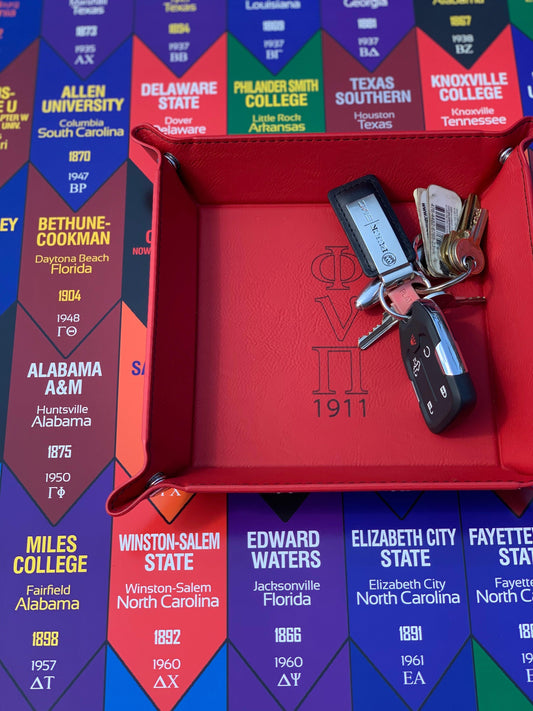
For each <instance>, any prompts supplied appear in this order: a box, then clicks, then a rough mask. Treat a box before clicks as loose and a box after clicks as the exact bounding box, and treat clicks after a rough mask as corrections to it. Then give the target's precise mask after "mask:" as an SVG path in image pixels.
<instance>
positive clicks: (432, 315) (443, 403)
mask: <svg viewBox="0 0 533 711" xmlns="http://www.w3.org/2000/svg"><path fill="white" fill-rule="evenodd" d="M408 317H409V318H407V319H406V320H402V321H401V322H400V346H401V351H402V358H403V362H404V365H405V369H406V370H407V374H408V376H409V379H410V380H411V382H412V384H413V387H414V390H415V393H416V396H417V398H418V404H419V405H420V410H421V411H422V415H423V416H424V420H425V421H426V424H427V426H428V427H429V429H430V430H431V431H432V432H435V433H436V434H437V433H439V432H442V430H443V429H444V428H445V427H447V426H448V425H449V424H450V423H451V422H452V421H453V420H454V419H455V418H456V417H457V415H458V414H459V413H460V412H462V411H463V410H466V409H467V408H470V407H472V406H473V405H474V403H475V401H476V392H475V390H474V385H473V383H472V380H471V378H470V374H469V373H468V369H467V367H466V365H465V363H464V361H463V358H462V356H461V353H460V351H459V348H458V346H457V344H456V342H455V340H454V338H453V336H452V334H451V332H450V329H449V327H448V324H447V322H446V319H445V318H444V314H443V313H442V311H441V310H440V309H439V307H438V306H437V305H436V304H435V303H434V302H433V301H430V300H429V299H425V300H419V301H415V303H414V304H413V305H412V307H411V309H410V311H409V313H408Z"/></svg>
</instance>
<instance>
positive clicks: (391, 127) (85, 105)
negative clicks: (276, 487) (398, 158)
mask: <svg viewBox="0 0 533 711" xmlns="http://www.w3.org/2000/svg"><path fill="white" fill-rule="evenodd" d="M532 43H533V3H531V2H528V1H527V0H508V2H505V1H500V0H476V2H474V1H473V0H472V1H470V2H469V1H465V0H447V1H446V2H444V1H442V2H441V1H440V0H435V1H432V2H428V1H427V0H395V1H394V2H393V1H392V0H333V1H330V0H227V1H226V2H219V0H161V1H159V0H158V1H157V2H149V1H148V0H15V1H10V0H2V1H0V256H1V259H0V271H1V279H0V336H1V338H0V343H1V351H0V352H1V367H0V400H1V403H0V527H1V529H2V539H3V541H4V544H3V545H2V546H1V547H0V571H1V575H2V587H1V592H0V699H2V701H1V702H0V706H2V708H4V707H5V708H6V709H8V710H9V711H51V710H52V709H54V710H55V711H72V709H76V711H95V710H97V709H102V711H118V710H119V709H124V708H131V709H139V710H142V711H145V710H146V711H193V710H198V709H207V708H208V709H212V710H214V711H280V709H281V710H282V711H296V710H301V711H322V710H323V709H324V708H335V709H338V710H339V711H367V710H368V709H371V708H376V709H388V710H390V711H444V710H445V709H446V710H447V709H449V708H450V706H453V708H457V709H460V710H461V711H478V710H479V711H489V710H492V709H507V708H508V709H513V710H518V711H533V614H532V613H531V610H532V609H533V608H531V603H532V601H533V574H532V571H533V521H532V516H533V513H532V506H533V504H531V499H532V498H533V496H532V494H531V492H529V491H522V492H510V493H507V494H503V493H497V492H483V493H475V492H469V493H461V494H458V493H457V492H446V493H435V492H434V493H427V492H426V493H423V492H410V493H402V492H392V493H388V494H387V493H382V494H375V493H371V492H366V493H361V494H356V493H351V494H344V493H342V492H339V493H336V494H327V495H319V494H309V495H306V494H298V495H297V494H294V495H290V494H287V495H268V496H267V495H265V496H261V495H259V494H254V495H237V494H233V495H227V496H226V495H224V494H213V495H191V494H186V493H183V492H179V491H175V490H169V491H165V492H163V493H161V494H159V495H157V496H155V497H153V498H152V499H151V500H150V501H147V502H144V503H142V504H141V505H140V506H139V507H138V508H136V509H135V510H134V511H133V512H132V513H130V514H128V515H127V516H126V517H123V518H120V519H115V520H111V519H110V518H109V516H108V515H107V514H106V513H105V508H104V505H105V500H106V498H107V496H108V494H109V493H110V491H111V490H112V489H113V487H115V486H117V485H119V484H121V483H123V482H125V481H126V480H127V479H128V477H131V476H133V475H135V474H136V473H137V472H138V471H139V470H140V469H141V467H142V465H143V460H144V452H143V446H142V436H141V426H142V400H143V391H144V373H145V339H146V322H147V301H148V296H147V288H148V275H149V267H150V256H151V238H152V234H151V225H152V222H151V219H152V197H153V195H152V179H153V173H154V165H153V162H152V159H151V158H150V157H149V156H148V154H147V153H146V152H145V151H143V150H142V149H140V148H139V146H137V145H135V144H133V143H132V142H131V140H130V130H131V128H132V127H133V126H135V125H138V124H140V123H151V124H154V125H156V126H157V127H158V128H159V129H160V130H161V131H163V132H164V133H166V134H167V135H169V136H172V137H178V136H183V137H187V138H194V137H195V136H215V135H218V136H224V135H233V134H248V135H267V134H268V135H278V136H280V137H283V136H285V135H287V134H288V135H294V134H296V133H309V132H313V133H319V134H330V135H331V134H334V133H337V132H364V133H366V134H374V133H376V132H383V131H385V132H387V131H424V130H446V131H450V132H453V131H463V130H465V129H478V128H479V129H482V130H487V131H492V130H494V131H496V130H502V129H505V128H506V127H509V126H511V125H512V124H513V123H514V122H515V121H516V120H517V119H519V118H520V117H522V116H524V115H529V114H532V113H533V51H532V48H533V45H532ZM414 159H416V157H414ZM435 170H436V182H438V166H436V167H435ZM332 187H334V186H332ZM325 244H327V239H326V242H325ZM320 259H321V261H320V264H319V263H318V261H317V262H316V264H315V265H314V266H313V267H312V275H313V276H314V277H315V280H318V281H317V283H318V282H320V284H321V287H323V288H324V289H325V290H326V291H325V292H324V293H325V294H327V295H329V297H332V294H331V289H333V287H335V286H336V287H338V286H339V284H341V287H340V288H342V290H344V291H348V298H347V300H346V303H348V304H352V296H353V295H354V294H355V291H353V293H352V291H351V290H354V289H355V286H354V284H353V281H355V272H354V269H357V267H356V266H354V264H353V262H352V261H350V257H349V256H348V255H347V254H345V253H344V252H342V251H341V252H339V248H337V247H326V252H325V253H324V254H321V255H320ZM350 269H351V270H352V271H350ZM349 274H351V276H349ZM330 287H331V288H330ZM317 301H319V303H320V307H317V308H318V312H319V314H320V315H321V316H323V315H325V316H326V318H327V319H329V320H328V323H329V324H330V325H331V326H332V329H333V333H334V335H335V336H336V338H337V340H342V341H343V346H345V347H346V348H348V349H352V350H351V351H350V353H351V354H352V356H353V354H354V353H356V351H357V344H356V343H355V342H353V339H352V340H350V339H351V338H352V336H351V335H350V326H351V323H352V320H353V317H354V314H353V309H352V312H351V313H348V312H346V313H345V314H344V312H343V313H340V312H339V313H338V312H337V311H336V306H335V304H336V303H337V302H336V301H335V300H334V299H333V297H332V298H326V297H321V299H320V300H318V299H317ZM322 311H324V314H323V313H322ZM351 319H352V320H351ZM315 350H316V352H317V354H318V356H319V358H320V357H321V354H320V347H318V346H317V347H316V349H315ZM315 376H316V373H315V374H313V377H315ZM176 377H180V376H179V373H176ZM315 379H316V377H315ZM359 391H360V395H359V396H358V397H357V398H351V399H350V398H349V399H347V400H345V401H344V402H342V399H341V400H335V401H333V400H330V401H329V402H328V401H326V400H324V402H323V405H322V407H323V408H324V411H323V412H320V410H319V409H317V412H316V416H317V418H318V417H322V422H324V431H325V432H326V431H327V425H328V422H327V421H326V419H329V420H331V418H333V417H342V418H347V417H354V418H355V412H354V408H355V407H356V406H357V407H358V408H360V412H359V411H358V412H357V416H358V417H363V416H364V414H365V413H364V408H365V399H364V392H365V390H364V383H362V382H361V383H360V384H359ZM359 391H358V392H359ZM320 402H322V401H320ZM319 407H320V405H319ZM326 410H327V412H326ZM326 416H327V418H326ZM329 424H330V425H331V421H330V422H329Z"/></svg>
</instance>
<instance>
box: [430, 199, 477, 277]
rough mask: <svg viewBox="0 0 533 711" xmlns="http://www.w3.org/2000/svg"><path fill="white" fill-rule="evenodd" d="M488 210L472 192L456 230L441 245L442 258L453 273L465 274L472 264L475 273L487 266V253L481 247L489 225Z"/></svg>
mask: <svg viewBox="0 0 533 711" xmlns="http://www.w3.org/2000/svg"><path fill="white" fill-rule="evenodd" d="M487 219H488V212H487V210H485V209H484V208H482V207H480V204H479V198H478V197H477V195H474V194H470V195H469V196H468V198H467V200H466V202H465V205H464V208H463V212H462V214H461V220H460V222H459V225H458V227H457V229H456V230H452V231H451V232H450V234H449V235H447V236H446V237H445V238H444V240H443V242H442V245H441V259H442V260H443V262H445V264H446V266H447V267H448V269H449V270H450V272H452V274H456V275H459V274H463V273H464V272H466V271H467V269H468V268H469V267H470V266H472V271H471V273H472V274H473V275H476V274H480V273H481V272H482V271H483V269H484V267H485V255H484V254H483V251H482V249H481V247H480V242H481V238H482V237H483V233H484V231H485V227H486V226H487Z"/></svg>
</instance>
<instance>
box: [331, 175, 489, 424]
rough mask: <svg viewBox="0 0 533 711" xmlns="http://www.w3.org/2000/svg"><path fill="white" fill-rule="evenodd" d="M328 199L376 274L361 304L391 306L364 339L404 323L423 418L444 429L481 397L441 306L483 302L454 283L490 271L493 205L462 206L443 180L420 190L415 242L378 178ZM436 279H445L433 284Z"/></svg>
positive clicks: (362, 342) (364, 344)
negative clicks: (487, 234) (455, 291)
mask: <svg viewBox="0 0 533 711" xmlns="http://www.w3.org/2000/svg"><path fill="white" fill-rule="evenodd" d="M328 197H329V200H330V202H331V205H332V207H333V209H334V210H335V213H336V215H337V217H338V219H339V221H340V223H341V225H342V227H343V228H344V231H345V232H346V235H347V237H348V240H349V242H350V244H351V246H352V248H353V250H354V252H355V254H356V256H357V258H358V260H359V262H360V264H361V268H362V270H363V272H364V273H365V275H366V276H368V277H370V278H371V281H370V282H369V283H368V285H367V286H366V287H365V289H363V291H362V292H361V294H360V295H359V297H358V299H357V307H358V308H360V309H367V308H370V307H371V306H373V305H375V304H378V303H380V304H381V306H382V307H383V309H384V313H383V317H382V320H381V322H380V323H379V324H378V325H377V326H376V327H375V328H373V329H372V331H370V333H368V334H366V335H364V336H362V337H361V338H360V339H359V343H358V345H359V347H360V348H361V349H362V350H364V349H366V348H369V347H370V346H371V345H372V344H373V343H375V342H376V341H377V340H379V339H380V338H381V337H382V336H384V335H385V334H386V333H388V331H390V330H391V329H392V328H393V327H395V326H396V325H398V327H399V332H400V349H401V354H402V359H403V363H404V366H405V369H406V371H407V374H408V376H409V378H410V380H411V382H412V384H413V387H414V390H415V393H416V396H417V399H418V403H419V406H420V410H421V412H422V415H423V417H424V420H425V422H426V424H427V426H428V427H429V429H430V430H431V431H432V432H435V433H439V432H442V431H443V430H444V429H445V428H446V427H447V426H448V425H449V424H450V423H451V422H452V421H453V420H454V419H455V418H456V417H457V415H459V413H460V412H462V411H464V410H465V409H467V408H469V407H471V406H472V405H473V404H474V403H475V400H476V393H475V390H474V386H473V383H472V379H471V377H470V374H469V372H468V368H467V367H466V365H465V362H464V360H463V358H462V355H461V352H460V350H459V347H458V346H457V344H456V342H455V339H454V338H453V336H452V334H451V331H450V328H449V326H448V323H447V321H446V318H445V317H444V314H443V312H442V309H441V307H442V308H446V307H447V306H451V305H461V304H472V303H477V302H479V301H483V299H482V298H481V297H480V298H477V297H473V298H469V299H460V298H457V297H455V296H453V295H452V294H450V293H448V291H447V289H448V288H449V287H451V286H453V285H455V284H457V283H459V282H460V281H463V280H464V279H466V278H468V277H469V276H471V275H474V274H479V273H480V272H481V271H482V270H483V268H484V265H485V259H484V255H483V252H482V250H481V247H480V241H481V237H482V235H483V231H484V229H485V226H486V223H487V211H486V210H484V209H483V208H481V207H480V205H479V200H478V198H477V196H475V195H469V196H468V198H467V199H466V200H465V202H464V204H463V202H462V200H461V198H459V196H457V195H456V194H455V193H452V191H447V190H445V189H444V188H440V187H439V186H429V188H428V189H427V190H425V189H417V190H415V191H414V197H415V203H416V206H417V212H418V215H419V220H420V227H421V234H420V236H419V237H418V238H417V239H415V241H414V243H411V242H410V241H409V239H408V238H407V236H406V234H405V232H404V231H403V228H402V226H401V224H400V222H399V221H398V218H397V217H396V215H395V213H394V211H393V208H392V206H391V204H390V202H389V201H388V199H387V197H386V195H385V193H384V191H383V189H382V187H381V185H380V183H379V181H378V179H377V178H376V177H375V176H373V175H367V176H364V177H362V178H359V179H358V180H354V181H352V182H350V183H347V184H346V185H342V186H340V187H338V188H335V189H334V190H331V191H330V192H329V194H328ZM435 278H438V279H440V280H441V281H439V282H438V283H433V282H432V280H433V279H435ZM442 280H444V281H442Z"/></svg>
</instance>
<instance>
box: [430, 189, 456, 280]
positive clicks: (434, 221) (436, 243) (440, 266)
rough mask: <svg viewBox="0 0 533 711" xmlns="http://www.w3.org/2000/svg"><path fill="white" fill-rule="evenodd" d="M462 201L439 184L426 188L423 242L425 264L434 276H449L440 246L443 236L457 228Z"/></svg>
mask: <svg viewBox="0 0 533 711" xmlns="http://www.w3.org/2000/svg"><path fill="white" fill-rule="evenodd" d="M462 208H463V202H462V200H461V198H460V197H459V195H457V193H454V192H453V190H448V189H446V188H442V187H441V186H440V185H430V186H429V187H428V189H427V215H428V230H427V233H428V237H427V243H426V242H424V254H425V257H426V265H427V268H428V271H429V272H430V274H432V275H433V276H436V277H447V276H450V272H449V271H448V269H447V267H446V265H445V264H444V263H443V262H442V260H441V258H440V248H441V244H442V241H443V239H444V237H445V236H446V235H447V234H449V233H450V232H451V231H452V230H455V229H457V226H458V224H459V219H460V217H461V211H462Z"/></svg>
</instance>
